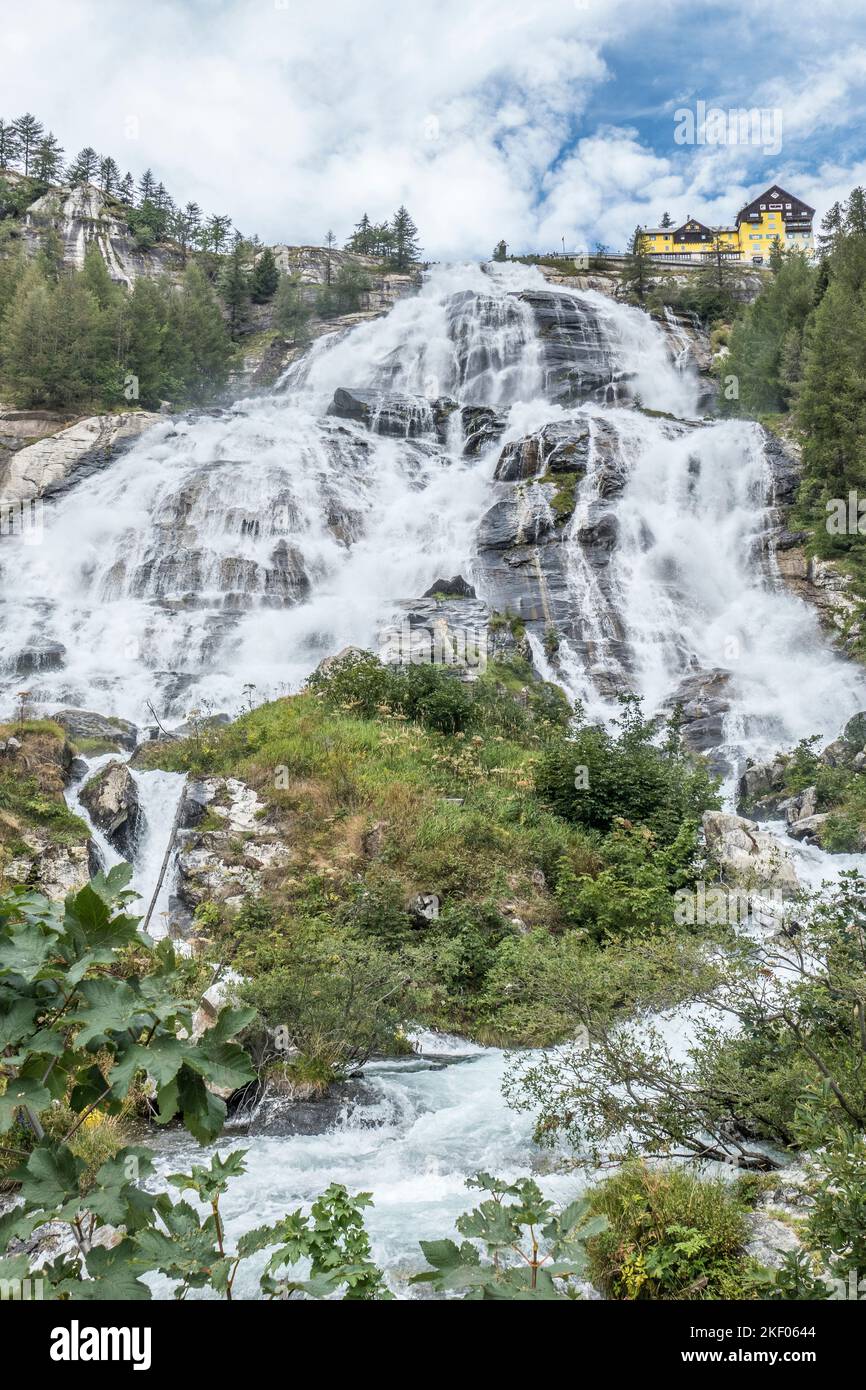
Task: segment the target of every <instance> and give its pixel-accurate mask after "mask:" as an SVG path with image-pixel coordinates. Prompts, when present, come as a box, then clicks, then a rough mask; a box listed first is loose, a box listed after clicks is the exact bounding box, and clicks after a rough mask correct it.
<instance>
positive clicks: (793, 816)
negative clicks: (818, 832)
mask: <svg viewBox="0 0 866 1390" xmlns="http://www.w3.org/2000/svg"><path fill="white" fill-rule="evenodd" d="M778 809H779V810H780V811H782V812H784V816H785V820H786V821H787V823H788V825H793V824H794V823H795V822H796V821H799V820H806V819H808V818H809V817H810V816H814V815H816V814H817V811H818V789H817V787H807V788H806V790H805V791H802V792H800V793H799V795H798V796H789V797H787V798H786V799H785V800H784V801H780V802H779V805H778ZM796 838H798V839H799V838H801V837H800V836H797V837H796Z"/></svg>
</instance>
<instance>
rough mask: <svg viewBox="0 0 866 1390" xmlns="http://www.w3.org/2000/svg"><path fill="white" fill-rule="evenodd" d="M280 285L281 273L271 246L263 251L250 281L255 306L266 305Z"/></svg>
mask: <svg viewBox="0 0 866 1390" xmlns="http://www.w3.org/2000/svg"><path fill="white" fill-rule="evenodd" d="M279 283H280V272H279V270H278V268H277V263H276V261H275V260H274V253H273V251H272V250H271V248H270V247H269V246H266V247H265V249H264V251H262V253H261V255H260V256H259V258H258V260H257V261H256V263H255V266H254V268H253V273H252V278H251V280H250V294H251V296H252V300H253V303H254V304H265V303H267V301H268V300H269V299H273V297H274V295H275V293H276V290H277V286H278V285H279Z"/></svg>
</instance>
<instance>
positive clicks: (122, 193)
mask: <svg viewBox="0 0 866 1390" xmlns="http://www.w3.org/2000/svg"><path fill="white" fill-rule="evenodd" d="M117 196H118V198H119V199H120V201H121V202H122V203H124V204H125V205H126V206H127V207H130V208H131V207H132V206H133V205H134V203H135V180H134V179H133V177H132V174H131V173H130V172H129V170H128V169H127V171H126V173H125V174H124V176H123V178H122V179H121V180H120V184H119V186H118V189H117Z"/></svg>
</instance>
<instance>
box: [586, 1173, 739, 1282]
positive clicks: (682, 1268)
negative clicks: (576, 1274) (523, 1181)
mask: <svg viewBox="0 0 866 1390" xmlns="http://www.w3.org/2000/svg"><path fill="white" fill-rule="evenodd" d="M588 1206H589V1211H590V1213H592V1214H593V1215H594V1216H601V1217H604V1218H605V1219H606V1222H607V1227H606V1229H605V1230H604V1231H603V1232H602V1233H601V1234H600V1235H597V1236H594V1237H593V1239H592V1240H590V1242H589V1247H588V1249H589V1273H590V1277H591V1278H592V1280H593V1283H594V1284H596V1285H597V1287H599V1288H600V1289H601V1290H602V1291H603V1292H604V1293H605V1294H606V1295H607V1297H608V1298H626V1299H635V1298H639V1299H644V1298H650V1299H654V1300H658V1299H672V1298H675V1299H722V1298H724V1299H730V1298H747V1297H750V1296H751V1297H755V1294H754V1291H753V1288H750V1279H751V1278H752V1277H753V1275H754V1272H755V1271H756V1268H757V1266H756V1265H755V1264H754V1262H753V1261H751V1260H749V1258H748V1257H747V1256H746V1255H745V1254H744V1251H743V1247H744V1245H745V1242H746V1239H747V1235H746V1230H747V1228H746V1222H745V1215H746V1211H747V1209H748V1206H747V1202H746V1201H745V1200H744V1199H743V1197H742V1196H741V1195H740V1192H739V1190H738V1188H737V1186H736V1185H735V1184H732V1183H729V1182H725V1181H724V1180H723V1179H721V1178H716V1179H712V1178H701V1177H698V1176H696V1175H695V1174H694V1173H692V1172H689V1171H688V1170H686V1169H684V1168H673V1167H671V1168H667V1167H665V1168H659V1167H649V1166H647V1165H646V1164H643V1163H630V1164H626V1165H625V1166H624V1167H623V1168H622V1169H620V1171H619V1172H618V1173H616V1174H614V1175H613V1177H610V1178H607V1179H606V1180H605V1181H604V1182H603V1183H601V1184H600V1185H599V1186H598V1187H597V1188H595V1189H594V1190H593V1191H592V1193H591V1195H590V1199H589V1204H588Z"/></svg>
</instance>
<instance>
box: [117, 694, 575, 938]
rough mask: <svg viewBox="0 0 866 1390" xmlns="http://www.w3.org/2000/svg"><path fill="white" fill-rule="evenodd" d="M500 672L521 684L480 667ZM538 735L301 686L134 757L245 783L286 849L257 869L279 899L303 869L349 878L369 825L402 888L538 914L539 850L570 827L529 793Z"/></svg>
mask: <svg viewBox="0 0 866 1390" xmlns="http://www.w3.org/2000/svg"><path fill="white" fill-rule="evenodd" d="M502 678H504V682H503V684H505V683H507V684H508V685H510V686H512V687H514V686H517V685H519V684H520V676H519V674H518V673H517V672H516V671H515V670H514V669H509V668H497V672H496V676H495V677H494V676H491V675H490V673H489V672H488V674H487V676H485V677H484V678H482V679H483V680H485V681H489V682H493V681H494V680H496V681H498V680H499V679H502ZM479 684H480V682H479ZM541 744H542V734H541V733H535V734H524V735H522V736H521V738H509V737H506V736H505V735H504V734H501V733H488V734H485V733H480V734H476V733H467V734H466V735H460V734H457V735H452V736H446V735H441V734H436V733H433V732H430V731H428V730H425V729H423V728H421V727H419V726H418V725H416V724H411V723H409V722H407V721H405V720H403V719H400V718H398V717H394V718H388V717H383V718H381V719H359V718H357V717H356V716H354V715H353V714H351V713H349V712H348V711H347V712H343V711H340V710H329V709H327V708H326V707H325V706H324V705H323V704H322V703H321V702H320V701H319V700H318V699H317V698H316V697H315V696H313V695H310V694H304V695H299V696H294V697H291V698H289V699H284V700H278V701H276V702H274V703H273V704H269V705H264V706H262V707H261V708H259V709H256V710H254V711H252V712H251V713H249V714H247V715H245V716H244V717H243V718H241V719H239V720H238V721H237V722H236V723H234V724H232V725H225V726H222V727H221V728H219V729H212V730H207V731H204V732H203V733H202V735H201V736H200V737H198V738H192V739H187V740H186V741H184V742H182V743H171V744H160V745H154V746H153V747H152V748H148V749H147V750H146V752H145V753H144V762H145V764H146V765H150V766H160V767H164V768H167V769H170V770H178V771H183V770H185V771H190V772H193V773H194V774H196V775H211V776H214V775H216V776H228V775H231V776H235V777H239V778H241V779H242V780H243V781H245V782H247V783H248V784H249V785H250V786H252V787H254V788H255V790H256V791H257V792H258V794H259V796H260V797H261V798H262V800H263V801H264V803H265V805H266V807H267V816H266V821H265V824H266V825H267V826H269V827H270V828H271V829H277V830H278V831H279V833H280V837H281V839H282V840H283V841H284V842H285V843H286V844H287V845H289V846H290V847H291V851H292V865H291V867H290V870H289V872H288V873H286V872H285V870H281V871H275V872H274V873H272V874H271V875H270V876H266V879H267V888H268V891H269V894H271V895H272V896H273V897H274V899H275V900H276V901H277V902H278V903H279V904H282V905H290V904H291V903H292V902H293V901H296V900H297V899H298V898H299V897H305V895H306V888H305V880H306V877H307V875H308V874H310V873H312V874H314V875H317V876H322V877H324V878H325V879H326V880H328V881H329V882H330V883H331V884H332V885H334V886H335V887H337V888H339V886H340V885H348V884H350V883H351V882H352V881H354V880H356V879H357V877H358V875H359V874H363V873H364V872H366V870H367V868H368V867H369V863H370V856H369V852H368V850H367V849H366V848H365V845H367V844H368V837H369V836H370V834H371V832H373V830H374V827H377V826H378V827H379V829H378V831H377V832H376V834H377V839H378V847H377V851H376V859H377V862H378V863H379V865H381V866H384V867H385V868H387V870H388V872H389V873H390V874H391V875H392V876H393V877H394V878H396V879H397V880H398V881H399V882H400V884H401V885H402V887H403V889H404V891H405V893H406V894H407V896H409V895H412V894H414V893H418V892H424V891H436V892H438V893H439V894H440V895H442V896H449V895H459V896H460V897H461V899H464V898H469V899H476V898H477V899H479V900H480V899H482V898H489V897H490V896H491V895H492V896H493V897H494V898H496V899H502V900H509V901H510V900H512V899H513V898H514V897H515V895H518V896H519V897H520V898H521V900H523V901H525V902H526V903H527V904H528V906H529V910H530V912H531V914H532V915H533V916H534V917H535V918H536V919H537V920H540V921H544V922H548V921H550V920H551V917H552V916H553V917H554V918H555V917H556V911H555V909H554V906H553V901H552V899H551V897H550V894H549V893H548V892H546V891H544V890H539V888H538V887H537V882H538V873H537V871H538V869H539V867H540V862H539V861H540V859H542V860H544V861H546V862H548V863H549V862H551V860H552V859H553V858H554V857H558V856H559V855H560V854H562V853H565V852H566V851H567V850H568V848H569V846H570V844H571V842H572V840H573V839H575V838H577V836H576V833H575V832H574V831H573V830H572V829H571V828H570V827H568V826H567V825H565V824H564V823H563V822H562V821H561V820H560V819H559V818H558V817H556V816H554V815H553V814H552V813H550V812H548V811H546V810H545V809H544V807H543V806H541V804H540V803H538V802H537V801H536V799H535V798H534V796H533V795H531V787H532V769H533V764H534V760H535V757H536V756H537V753H538V751H539V749H540V747H541ZM451 797H455V798H460V799H462V802H463V804H462V805H456V804H454V803H453V802H452V801H449V800H447V798H451ZM533 873H535V875H536V878H535V881H533Z"/></svg>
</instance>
